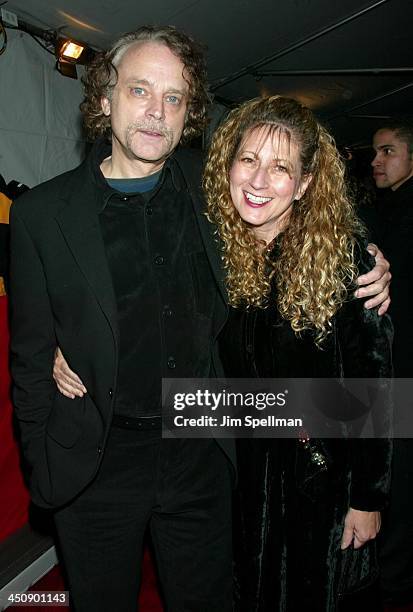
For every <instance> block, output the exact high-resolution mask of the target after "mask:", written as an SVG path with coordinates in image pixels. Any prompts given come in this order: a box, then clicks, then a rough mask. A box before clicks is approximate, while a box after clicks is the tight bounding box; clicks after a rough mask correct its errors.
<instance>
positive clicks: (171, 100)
mask: <svg viewBox="0 0 413 612" xmlns="http://www.w3.org/2000/svg"><path fill="white" fill-rule="evenodd" d="M166 100H167V101H168V102H169V103H170V104H175V105H176V106H177V105H178V104H180V103H181V98H179V97H178V96H173V95H170V96H167V97H166Z"/></svg>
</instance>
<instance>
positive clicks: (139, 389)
mask: <svg viewBox="0 0 413 612" xmlns="http://www.w3.org/2000/svg"><path fill="white" fill-rule="evenodd" d="M107 155H108V151H107V150H106V151H103V150H102V151H101V152H100V161H102V160H103V159H104V157H106V156H107ZM98 164H99V159H97V168H96V172H97V173H98V174H100V179H99V180H100V183H101V184H102V187H103V188H104V194H105V195H104V205H103V208H102V211H101V213H100V225H101V229H102V236H103V241H104V245H105V250H106V255H107V258H108V265H109V269H110V271H111V275H112V280H113V286H114V292H115V296H116V300H117V308H118V322H119V337H120V342H119V369H118V383H117V390H116V400H115V409H114V410H115V414H122V415H124V416H135V417H136V416H148V415H157V414H160V410H161V379H162V377H182V378H183V377H197V376H200V375H201V372H202V373H203V372H204V366H205V364H203V362H202V359H201V355H205V350H203V349H201V347H202V345H203V344H204V342H205V339H206V338H209V333H210V331H209V328H210V322H209V321H208V319H206V316H207V315H208V313H207V312H205V311H204V310H205V309H204V307H203V304H202V296H201V293H202V285H205V286H206V287H208V286H209V287H211V284H213V283H214V281H213V277H212V272H211V270H210V269H209V264H208V262H207V259H206V255H205V252H204V247H203V244H202V241H201V236H200V232H199V229H198V225H197V221H196V218H195V213H194V211H193V207H192V202H191V200H190V196H189V193H188V191H187V188H186V185H185V181H184V178H183V176H182V174H181V171H180V169H179V166H178V165H177V163H176V162H175V160H174V159H173V158H171V159H169V160H167V162H166V163H165V165H164V168H163V171H162V173H161V176H160V179H159V182H158V184H157V186H156V187H155V189H154V190H153V191H150V192H147V193H144V194H139V193H137V194H127V195H126V194H123V193H120V192H117V191H115V190H114V189H112V188H111V187H110V186H109V185H108V184H107V183H106V181H105V179H104V178H103V175H102V174H101V172H100V169H99V166H98ZM103 183H104V185H103ZM208 308H209V309H210V306H208Z"/></svg>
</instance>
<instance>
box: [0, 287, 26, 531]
mask: <svg viewBox="0 0 413 612" xmlns="http://www.w3.org/2000/svg"><path fill="white" fill-rule="evenodd" d="M7 314H8V313H7V296H0V541H1V540H4V538H6V537H7V536H8V535H9V534H11V533H13V531H16V530H17V529H19V528H20V527H22V525H24V523H26V521H27V516H28V507H29V494H28V492H27V489H26V487H25V485H24V482H23V477H22V474H21V471H20V457H19V451H18V447H17V444H16V440H15V437H14V434H13V424H12V414H13V409H12V405H11V401H10V374H9V365H8V361H9V330H8V317H7Z"/></svg>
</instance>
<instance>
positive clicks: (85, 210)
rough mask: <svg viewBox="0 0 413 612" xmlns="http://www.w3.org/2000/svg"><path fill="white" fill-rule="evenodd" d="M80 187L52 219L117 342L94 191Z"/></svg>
mask: <svg viewBox="0 0 413 612" xmlns="http://www.w3.org/2000/svg"><path fill="white" fill-rule="evenodd" d="M81 189H82V188H80V189H79V192H80V193H78V194H77V197H76V196H72V197H69V201H68V203H67V206H65V208H64V209H63V210H61V211H60V213H59V214H58V215H57V217H56V221H57V223H58V225H59V227H60V229H61V231H62V234H63V236H64V238H65V240H66V243H67V245H68V248H69V249H70V251H71V253H72V255H73V257H74V258H75V260H76V262H77V264H78V266H79V269H80V272H81V273H82V274H83V275H84V277H85V278H86V280H87V282H88V283H89V286H90V289H91V291H92V293H93V294H94V295H95V297H96V300H97V302H98V304H99V306H100V307H101V309H102V311H103V313H104V314H105V316H106V318H107V320H108V322H109V325H110V327H111V328H112V332H113V335H114V338H115V342H116V343H117V341H118V323H117V307H116V297H115V293H114V290H113V283H112V278H111V274H110V270H109V266H108V264H107V259H106V253H105V247H104V243H103V239H102V234H101V230H100V224H99V217H98V210H99V208H98V207H99V203H98V202H97V199H98V198H97V194H96V190H95V189H91V188H89V189H88V185H83V191H81ZM88 192H89V193H88Z"/></svg>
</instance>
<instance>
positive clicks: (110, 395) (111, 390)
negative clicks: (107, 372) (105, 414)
mask: <svg viewBox="0 0 413 612" xmlns="http://www.w3.org/2000/svg"><path fill="white" fill-rule="evenodd" d="M108 395H109V397H111V398H112V397H113V389H112V388H111V389H109V391H108Z"/></svg>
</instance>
